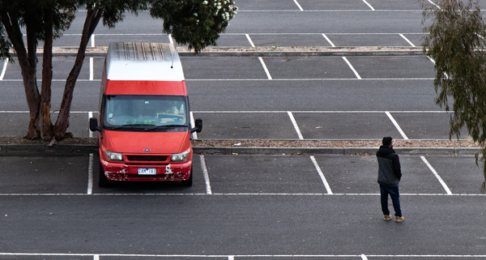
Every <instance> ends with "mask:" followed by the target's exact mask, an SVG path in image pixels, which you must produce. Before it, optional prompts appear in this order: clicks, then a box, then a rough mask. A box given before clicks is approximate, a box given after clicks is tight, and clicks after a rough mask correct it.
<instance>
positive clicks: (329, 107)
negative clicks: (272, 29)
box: [0, 56, 467, 139]
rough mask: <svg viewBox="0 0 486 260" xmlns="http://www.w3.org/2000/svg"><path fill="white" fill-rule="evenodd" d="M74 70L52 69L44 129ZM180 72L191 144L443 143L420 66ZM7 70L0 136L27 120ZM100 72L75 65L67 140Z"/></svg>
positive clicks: (224, 61)
mask: <svg viewBox="0 0 486 260" xmlns="http://www.w3.org/2000/svg"><path fill="white" fill-rule="evenodd" d="M73 62H74V57H55V59H54V60H53V65H54V71H55V72H54V75H53V78H54V81H53V83H52V89H53V92H52V108H53V111H54V113H53V114H52V119H53V120H55V119H56V118H57V114H56V113H55V110H56V109H57V108H58V107H59V105H60V101H61V97H62V93H63V88H64V81H65V78H66V77H67V75H68V74H69V71H70V68H71V66H72V64H73ZM182 63H183V66H184V72H185V76H186V84H187V88H188V93H189V96H190V98H191V109H192V112H193V114H194V117H196V118H202V119H203V120H204V122H205V130H204V131H203V132H202V133H201V134H200V135H199V138H200V139H381V138H382V137H383V136H387V135H391V136H394V137H395V138H397V139H405V138H410V139H448V138H449V125H448V124H449V123H448V121H449V115H448V114H447V113H445V112H444V111H443V109H441V108H440V107H439V106H437V105H435V103H434V98H435V96H436V93H435V91H434V87H433V77H434V74H435V72H434V68H433V66H434V64H433V63H432V62H431V61H430V60H429V59H427V58H426V57H421V56H392V57H375V56H366V57H363V56H362V57H360V56H352V57H333V56H332V57H324V56H321V57H265V58H262V59H259V58H258V57H182ZM2 66H5V64H3V65H2ZM6 66H7V67H6V69H5V74H4V77H3V80H0V86H1V87H2V89H3V90H2V91H3V92H2V100H1V101H0V118H1V119H2V121H4V122H8V124H3V125H2V126H1V127H0V133H1V134H2V135H4V136H15V135H22V132H21V131H18V129H22V128H25V126H26V125H27V124H28V119H29V117H28V113H27V111H28V108H27V105H26V102H25V101H24V100H23V96H24V90H23V84H22V80H21V73H20V68H19V66H18V62H17V61H15V60H14V63H8V64H6ZM40 66H41V65H39V69H38V71H39V73H38V75H37V76H38V77H39V78H40V77H41V75H40V71H41V67H40ZM102 68H103V58H87V59H86V60H85V62H84V64H83V68H82V70H81V73H80V76H79V80H78V82H77V86H76V88H75V92H74V100H73V103H72V115H71V123H70V128H69V131H71V132H72V133H73V134H74V135H75V136H80V137H88V136H89V131H88V123H87V122H88V118H89V116H90V113H91V115H93V116H97V113H96V111H98V106H99V95H100V94H99V93H100V84H101V82H100V79H101V72H102ZM2 69H3V67H2ZM21 97H22V98H21ZM387 112H388V113H387ZM399 129H400V130H399ZM400 131H402V133H403V134H402V133H401V132H400ZM466 136H467V134H465V133H464V134H463V135H462V136H461V138H465V137H466Z"/></svg>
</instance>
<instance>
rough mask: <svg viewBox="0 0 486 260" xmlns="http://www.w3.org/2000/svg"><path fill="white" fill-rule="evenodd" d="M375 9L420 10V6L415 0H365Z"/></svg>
mask: <svg viewBox="0 0 486 260" xmlns="http://www.w3.org/2000/svg"><path fill="white" fill-rule="evenodd" d="M366 1H367V2H368V3H370V4H371V5H372V6H373V8H375V10H416V11H421V10H422V7H421V6H420V2H419V1H417V0H386V1H383V0H366Z"/></svg>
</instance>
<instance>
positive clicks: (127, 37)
mask: <svg viewBox="0 0 486 260" xmlns="http://www.w3.org/2000/svg"><path fill="white" fill-rule="evenodd" d="M110 42H162V43H169V37H168V36H167V34H143V32H139V34H120V35H117V34H95V46H96V47H100V46H108V45H109V44H110ZM88 46H91V42H90V44H89V45H88Z"/></svg>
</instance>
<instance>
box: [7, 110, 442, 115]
mask: <svg viewBox="0 0 486 260" xmlns="http://www.w3.org/2000/svg"><path fill="white" fill-rule="evenodd" d="M192 112H193V113H211V114H218V113H223V114H233V113H234V114H238V113H250V114H251V113H255V114H258V113H264V114H268V113H287V112H289V111H279V110H274V111H192ZM290 112H292V113H306V114H308V113H317V114H319V113H329V114H356V113H359V114H368V113H369V114H382V113H386V112H390V113H411V114H414V113H419V114H423V113H432V114H441V113H450V112H448V111H442V110H437V111H378V110H377V111H353V110H350V111H290ZM9 113H11V114H27V113H30V112H29V111H0V114H9ZM51 113H54V114H57V113H59V111H51ZM69 113H71V114H86V113H98V112H97V111H70V112H69Z"/></svg>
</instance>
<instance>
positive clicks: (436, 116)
mask: <svg viewBox="0 0 486 260" xmlns="http://www.w3.org/2000/svg"><path fill="white" fill-rule="evenodd" d="M392 115H393V118H395V120H396V121H397V123H398V124H399V125H400V127H401V128H402V130H403V131H404V132H405V134H406V135H407V137H408V138H410V139H449V130H450V125H449V120H450V114H449V113H392ZM466 137H467V131H466V129H463V130H462V135H461V136H460V138H461V139H465V138H466ZM452 138H453V139H455V138H456V137H455V136H452Z"/></svg>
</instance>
